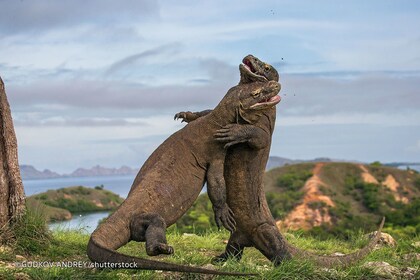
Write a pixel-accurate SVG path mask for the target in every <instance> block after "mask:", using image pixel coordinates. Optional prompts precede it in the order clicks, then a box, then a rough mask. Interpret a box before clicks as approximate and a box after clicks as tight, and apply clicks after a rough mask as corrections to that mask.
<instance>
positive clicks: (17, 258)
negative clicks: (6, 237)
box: [15, 255, 26, 262]
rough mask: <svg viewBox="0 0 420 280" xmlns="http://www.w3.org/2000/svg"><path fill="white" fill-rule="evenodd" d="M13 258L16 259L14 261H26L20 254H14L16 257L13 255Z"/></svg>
mask: <svg viewBox="0 0 420 280" xmlns="http://www.w3.org/2000/svg"><path fill="white" fill-rule="evenodd" d="M15 259H16V261H20V262H21V261H26V258H25V257H24V256H21V255H16V257H15Z"/></svg>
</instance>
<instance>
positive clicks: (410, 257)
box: [402, 253, 420, 261]
mask: <svg viewBox="0 0 420 280" xmlns="http://www.w3.org/2000/svg"><path fill="white" fill-rule="evenodd" d="M402 259H403V260H405V261H420V253H408V254H405V255H402Z"/></svg>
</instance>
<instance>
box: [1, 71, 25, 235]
mask: <svg viewBox="0 0 420 280" xmlns="http://www.w3.org/2000/svg"><path fill="white" fill-rule="evenodd" d="M24 211H25V192H24V190H23V184H22V178H21V176H20V170H19V163H18V153H17V141H16V135H15V130H14V127H13V120H12V115H11V113H10V107H9V102H8V101H7V97H6V90H5V87H4V83H3V80H2V79H1V77H0V231H3V230H7V229H8V228H10V226H11V225H13V224H14V223H16V222H17V221H18V220H19V218H20V217H21V216H22V214H23V213H24Z"/></svg>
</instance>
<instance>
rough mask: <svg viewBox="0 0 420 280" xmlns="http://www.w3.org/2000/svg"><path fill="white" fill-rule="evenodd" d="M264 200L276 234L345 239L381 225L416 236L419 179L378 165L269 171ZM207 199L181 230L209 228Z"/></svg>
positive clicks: (201, 200)
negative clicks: (275, 223)
mask: <svg viewBox="0 0 420 280" xmlns="http://www.w3.org/2000/svg"><path fill="white" fill-rule="evenodd" d="M264 184H265V189H266V197H267V201H268V204H269V207H270V209H271V212H272V213H273V216H274V218H275V219H276V220H278V226H279V227H280V229H282V230H304V231H306V232H309V233H311V234H316V235H318V236H321V237H328V236H329V234H334V235H341V236H342V237H346V238H347V237H348V236H349V235H350V234H351V233H352V232H354V230H358V229H363V230H364V231H372V230H374V229H375V228H376V227H377V225H378V223H379V221H380V219H381V217H382V216H385V217H386V221H387V222H386V226H388V227H395V228H405V229H407V230H408V231H409V232H411V233H417V234H418V233H419V232H420V174H419V173H418V172H416V171H414V170H399V169H396V168H392V167H386V166H381V165H380V164H378V163H376V164H372V165H363V164H355V163H340V162H325V163H301V164H294V165H286V166H283V167H279V168H274V169H272V170H270V171H268V172H266V175H265V180H264ZM212 215H213V212H212V208H211V204H210V202H209V200H208V198H207V195H205V194H204V195H202V196H201V197H200V198H199V199H198V200H197V201H196V203H195V204H194V206H193V207H192V208H191V209H190V210H189V211H188V212H187V213H186V214H185V215H184V217H183V218H181V219H180V220H179V221H178V223H177V226H178V229H180V230H181V231H191V230H192V229H194V230H195V231H196V232H203V231H206V230H207V229H208V228H209V227H212V226H214V224H213V223H214V222H213V216H212Z"/></svg>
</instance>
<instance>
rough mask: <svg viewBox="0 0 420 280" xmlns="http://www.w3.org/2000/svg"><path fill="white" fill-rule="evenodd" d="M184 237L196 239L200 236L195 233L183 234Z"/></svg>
mask: <svg viewBox="0 0 420 280" xmlns="http://www.w3.org/2000/svg"><path fill="white" fill-rule="evenodd" d="M182 236H188V237H191V236H194V237H196V236H198V235H197V234H195V233H183V234H182Z"/></svg>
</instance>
